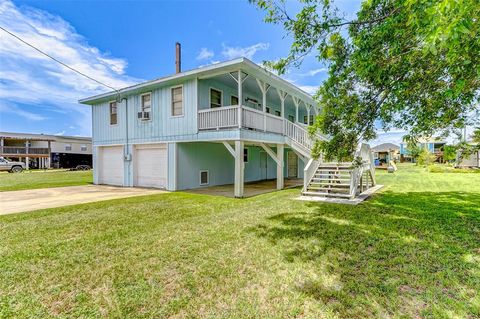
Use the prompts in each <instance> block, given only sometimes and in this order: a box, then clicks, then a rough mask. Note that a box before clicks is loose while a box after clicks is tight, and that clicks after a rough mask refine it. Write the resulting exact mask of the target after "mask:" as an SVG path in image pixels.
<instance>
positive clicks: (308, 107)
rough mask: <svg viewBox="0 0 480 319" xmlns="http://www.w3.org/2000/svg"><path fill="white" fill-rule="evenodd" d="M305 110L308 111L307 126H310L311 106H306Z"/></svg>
mask: <svg viewBox="0 0 480 319" xmlns="http://www.w3.org/2000/svg"><path fill="white" fill-rule="evenodd" d="M305 108H306V109H307V125H310V105H307V104H305Z"/></svg>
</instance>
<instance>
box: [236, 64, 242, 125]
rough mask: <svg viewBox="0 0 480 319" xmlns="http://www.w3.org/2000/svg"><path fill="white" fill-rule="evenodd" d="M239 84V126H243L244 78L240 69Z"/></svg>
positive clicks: (238, 74)
mask: <svg viewBox="0 0 480 319" xmlns="http://www.w3.org/2000/svg"><path fill="white" fill-rule="evenodd" d="M237 84H238V113H237V117H238V128H239V129H241V128H242V104H243V95H242V94H243V90H242V87H243V80H242V71H241V70H238V73H237Z"/></svg>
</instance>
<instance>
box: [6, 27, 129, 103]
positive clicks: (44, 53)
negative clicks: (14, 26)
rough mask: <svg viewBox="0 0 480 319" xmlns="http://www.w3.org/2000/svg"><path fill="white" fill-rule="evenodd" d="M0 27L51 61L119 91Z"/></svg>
mask: <svg viewBox="0 0 480 319" xmlns="http://www.w3.org/2000/svg"><path fill="white" fill-rule="evenodd" d="M0 29H2V30H3V31H5V32H6V33H8V34H10V35H11V36H12V37H14V38H16V39H17V40H19V41H21V42H23V43H24V44H26V45H28V46H29V47H31V48H33V49H34V50H36V51H38V52H40V53H41V54H43V55H45V56H46V57H48V58H50V59H52V60H53V61H55V62H57V63H59V64H61V65H63V66H64V67H66V68H68V69H70V70H72V71H73V72H75V73H78V74H80V75H81V76H84V77H86V78H87V79H89V80H92V81H94V82H96V83H98V84H100V85H103V86H105V87H107V88H109V89H112V90H114V91H115V92H117V93H118V94H120V92H119V91H118V90H117V89H116V88H114V87H112V86H110V85H108V84H105V83H103V82H101V81H99V80H96V79H94V78H92V77H91V76H88V75H86V74H85V73H83V72H81V71H78V70H77V69H75V68H73V67H71V66H69V65H68V64H66V63H64V62H62V61H60V60H58V59H56V58H54V57H53V56H51V55H49V54H48V53H46V52H44V51H42V50H40V49H39V48H37V47H35V46H34V45H32V44H30V43H28V42H27V41H25V40H23V39H22V38H20V37H19V36H17V35H16V34H14V33H12V32H10V31H8V30H7V29H5V28H4V27H2V26H0Z"/></svg>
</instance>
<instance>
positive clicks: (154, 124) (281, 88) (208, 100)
mask: <svg viewBox="0 0 480 319" xmlns="http://www.w3.org/2000/svg"><path fill="white" fill-rule="evenodd" d="M119 96H120V97H121V99H119V98H118V97H119ZM80 103H83V104H88V105H91V106H92V118H93V165H94V183H95V184H110V185H119V186H142V187H157V188H165V189H168V190H185V189H193V188H198V187H205V186H213V185H223V184H232V183H234V185H235V187H234V189H235V196H237V197H242V196H243V187H244V182H250V181H259V180H266V179H277V188H279V189H281V188H283V185H284V178H295V179H297V178H298V179H301V178H303V170H304V165H305V163H306V162H307V161H308V160H309V159H310V150H311V146H312V145H311V143H312V141H310V139H309V136H308V132H307V129H306V125H304V124H303V123H300V121H302V120H303V119H305V120H306V119H311V122H312V121H313V115H314V114H317V112H318V106H317V104H316V102H315V101H314V100H313V99H312V97H311V96H310V95H309V94H307V93H305V92H304V91H302V90H301V89H299V88H298V87H296V86H294V85H293V84H291V83H290V82H287V81H285V80H283V79H282V78H280V77H278V76H276V75H274V74H272V73H270V72H268V71H266V70H265V69H263V68H261V67H259V66H258V65H256V64H255V63H253V62H251V61H250V60H248V59H245V58H240V59H235V60H232V61H227V62H222V63H218V64H214V65H209V66H206V67H202V68H199V69H195V70H191V71H186V72H178V73H176V74H174V75H172V76H167V77H164V78H160V79H157V80H153V81H148V82H144V83H141V84H138V85H134V86H131V87H128V88H124V89H121V90H120V91H119V92H110V93H105V94H101V95H97V96H94V97H90V98H86V99H83V100H81V101H80ZM239 105H241V107H239Z"/></svg>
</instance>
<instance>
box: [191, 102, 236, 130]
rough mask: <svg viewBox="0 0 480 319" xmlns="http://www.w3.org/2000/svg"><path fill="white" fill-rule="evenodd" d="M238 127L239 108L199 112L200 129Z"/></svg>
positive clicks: (220, 108) (228, 107)
mask: <svg viewBox="0 0 480 319" xmlns="http://www.w3.org/2000/svg"><path fill="white" fill-rule="evenodd" d="M235 126H238V106H237V105H235V106H226V107H219V108H214V109H207V110H201V111H198V128H199V129H200V130H213V129H221V128H229V127H235Z"/></svg>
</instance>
